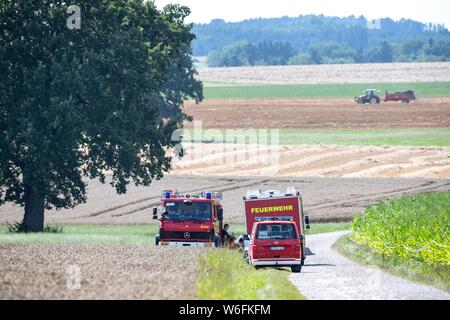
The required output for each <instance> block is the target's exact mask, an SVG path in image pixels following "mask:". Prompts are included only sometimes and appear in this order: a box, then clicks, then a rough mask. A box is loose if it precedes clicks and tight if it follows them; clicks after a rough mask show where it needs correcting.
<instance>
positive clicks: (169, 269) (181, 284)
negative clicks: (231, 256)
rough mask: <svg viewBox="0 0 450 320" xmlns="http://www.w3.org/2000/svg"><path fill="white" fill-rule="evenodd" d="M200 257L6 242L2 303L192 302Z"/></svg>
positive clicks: (0, 253) (0, 276) (145, 249)
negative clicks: (86, 301)
mask: <svg viewBox="0 0 450 320" xmlns="http://www.w3.org/2000/svg"><path fill="white" fill-rule="evenodd" d="M200 254H201V251H200V250H193V249H186V248H178V249H175V248H159V247H149V246H136V247H134V246H110V245H63V244H61V245H59V244H58V245H21V244H8V245H6V244H3V245H0V261H2V265H1V270H0V299H192V298H195V289H196V286H195V283H196V282H197V274H198V262H199V256H200ZM174 257H176V259H174ZM78 275H79V278H78ZM78 279H79V280H78Z"/></svg>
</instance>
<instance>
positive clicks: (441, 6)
mask: <svg viewBox="0 0 450 320" xmlns="http://www.w3.org/2000/svg"><path fill="white" fill-rule="evenodd" d="M154 2H155V3H156V5H157V6H158V7H163V6H164V5H166V4H168V3H178V4H183V5H187V6H189V7H190V8H191V9H192V14H191V17H190V18H189V21H190V22H209V21H211V19H216V18H220V19H225V20H226V21H241V20H244V19H250V18H258V17H262V18H269V17H282V16H291V17H295V16H299V15H304V14H324V15H326V16H339V17H344V16H349V15H355V16H359V15H364V16H366V17H368V18H370V19H378V18H385V17H389V18H392V19H394V20H399V19H400V18H409V19H413V20H417V21H421V22H433V23H444V24H445V25H446V27H447V28H450V0H409V1H408V0H154Z"/></svg>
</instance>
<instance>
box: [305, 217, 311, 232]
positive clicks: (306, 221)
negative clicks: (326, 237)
mask: <svg viewBox="0 0 450 320" xmlns="http://www.w3.org/2000/svg"><path fill="white" fill-rule="evenodd" d="M305 228H306V229H308V230H309V229H311V226H310V224H309V216H305Z"/></svg>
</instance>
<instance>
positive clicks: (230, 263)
mask: <svg viewBox="0 0 450 320" xmlns="http://www.w3.org/2000/svg"><path fill="white" fill-rule="evenodd" d="M288 275H289V273H288V272H283V271H282V272H280V271H277V270H274V269H268V270H256V269H254V268H253V267H251V266H249V265H248V264H247V263H246V262H245V261H244V260H243V259H242V256H241V254H240V253H239V252H237V251H231V250H226V249H220V250H208V251H207V252H206V254H204V255H203V256H202V257H201V258H200V275H199V280H198V283H197V298H199V299H201V300H300V299H304V297H303V296H302V295H301V294H300V293H299V292H298V290H297V288H296V287H295V286H294V285H293V284H292V283H291V282H290V281H289V280H288Z"/></svg>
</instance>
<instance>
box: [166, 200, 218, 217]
mask: <svg viewBox="0 0 450 320" xmlns="http://www.w3.org/2000/svg"><path fill="white" fill-rule="evenodd" d="M164 218H165V219H166V220H171V221H211V204H209V203H204V202H169V203H166V214H165V215H164Z"/></svg>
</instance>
